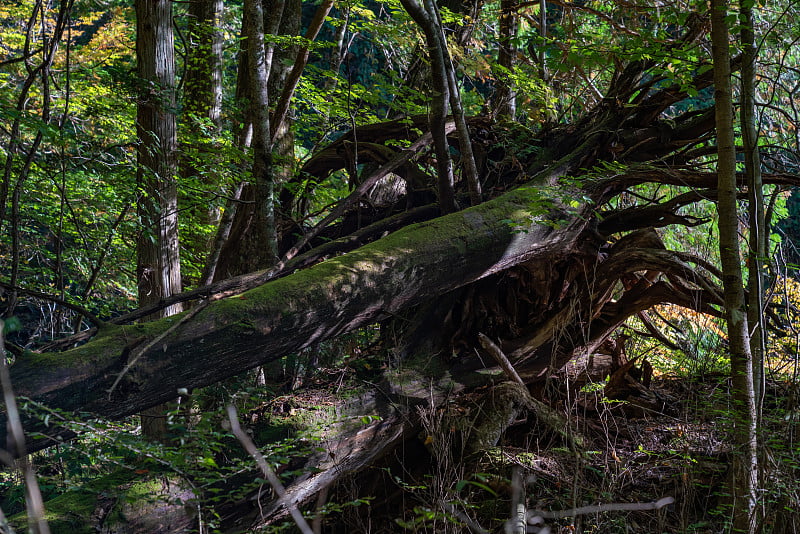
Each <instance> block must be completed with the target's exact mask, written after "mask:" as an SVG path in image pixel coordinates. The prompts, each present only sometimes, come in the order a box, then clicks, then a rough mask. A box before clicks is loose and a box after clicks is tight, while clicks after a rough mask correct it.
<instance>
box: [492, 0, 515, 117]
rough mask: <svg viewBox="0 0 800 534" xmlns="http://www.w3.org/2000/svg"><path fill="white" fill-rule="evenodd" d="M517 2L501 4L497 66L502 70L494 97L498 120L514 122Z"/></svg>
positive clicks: (510, 0) (512, 0) (503, 2)
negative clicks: (512, 84)
mask: <svg viewBox="0 0 800 534" xmlns="http://www.w3.org/2000/svg"><path fill="white" fill-rule="evenodd" d="M515 5H516V2H515V0H501V2H500V20H499V22H500V24H499V31H500V36H499V37H500V38H499V39H498V44H499V45H500V46H499V49H498V51H497V64H498V65H499V66H500V67H501V68H502V71H501V72H500V76H498V80H497V91H496V92H495V96H494V101H495V102H494V105H495V115H496V116H497V117H498V118H504V119H508V120H514V117H515V116H516V114H517V95H516V91H514V88H513V87H512V86H511V72H512V70H513V68H514V58H515V57H516V55H517V49H516V46H515V45H514V41H515V39H516V37H517V15H516V13H515V12H514V8H515Z"/></svg>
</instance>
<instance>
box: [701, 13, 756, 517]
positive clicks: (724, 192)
mask: <svg viewBox="0 0 800 534" xmlns="http://www.w3.org/2000/svg"><path fill="white" fill-rule="evenodd" d="M727 9H728V2H727V0H712V2H711V40H712V53H713V59H714V99H715V102H716V124H717V154H718V158H719V159H718V163H717V173H718V185H717V190H718V194H719V200H718V201H717V206H718V212H719V223H718V226H719V247H720V259H721V261H722V281H723V287H724V294H725V320H726V322H727V324H728V347H729V350H730V358H731V380H732V384H733V387H732V390H733V411H734V425H735V428H734V433H733V436H734V438H733V439H734V445H735V446H736V449H737V451H736V452H737V453H736V454H734V455H733V477H732V482H731V492H732V493H733V496H734V502H733V525H732V526H733V530H734V531H735V532H747V533H754V532H755V531H756V521H755V520H756V514H755V510H756V502H757V493H756V491H757V488H758V451H757V438H756V435H757V434H756V430H757V429H756V425H757V418H756V412H755V395H754V390H753V359H752V355H751V352H750V336H749V331H748V328H747V313H746V309H745V298H744V285H743V281H742V280H743V279H742V267H741V259H740V257H739V217H738V210H737V200H736V196H737V190H736V148H735V140H734V133H733V91H732V88H731V70H730V59H729V52H728V46H729V39H728V26H727V22H726V20H725V17H726V15H727Z"/></svg>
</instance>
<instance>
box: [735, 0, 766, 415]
mask: <svg viewBox="0 0 800 534" xmlns="http://www.w3.org/2000/svg"><path fill="white" fill-rule="evenodd" d="M740 15H741V23H742V29H741V37H742V104H741V123H742V144H743V146H744V173H745V180H746V183H747V192H748V195H749V196H748V201H749V203H748V212H749V217H748V219H749V222H750V236H749V241H750V255H749V258H748V266H749V268H748V271H749V277H748V284H747V290H748V298H749V300H748V306H747V324H748V326H749V327H750V332H751V334H750V350H751V351H752V353H753V387H754V388H755V392H756V410H757V412H758V416H759V420H760V418H761V403H762V401H763V398H764V353H765V346H764V344H765V341H766V339H765V335H766V334H765V330H764V313H763V312H764V274H765V273H764V264H765V263H766V262H767V261H768V258H767V240H768V239H769V231H768V229H767V223H766V216H765V213H764V184H763V181H762V179H761V156H760V154H759V151H758V126H757V124H756V87H755V85H756V73H755V62H756V59H757V56H758V51H757V48H756V44H755V31H754V27H753V10H752V8H751V7H749V6H748V5H746V3H745V2H743V3H742V6H741V8H740Z"/></svg>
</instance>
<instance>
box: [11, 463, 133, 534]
mask: <svg viewBox="0 0 800 534" xmlns="http://www.w3.org/2000/svg"><path fill="white" fill-rule="evenodd" d="M136 476H137V475H136V474H135V473H133V472H131V471H117V472H116V473H112V474H111V475H108V476H105V477H103V478H99V479H97V480H93V481H92V482H90V483H88V484H86V485H85V486H83V487H81V488H80V489H76V490H73V491H69V492H67V493H64V494H63V495H59V496H58V497H56V498H54V499H51V500H49V501H47V502H46V503H45V519H46V520H47V522H48V524H49V525H50V531H51V532H53V534H59V533H68V534H94V533H95V532H96V530H95V529H94V527H93V525H92V524H91V523H90V522H89V521H88V518H90V517H92V514H93V513H94V512H95V510H96V509H97V507H98V506H99V505H100V504H101V502H102V499H103V498H106V499H107V498H108V496H109V495H112V496H116V495H117V494H118V493H119V492H120V491H121V490H120V488H121V487H122V486H124V485H126V484H128V483H130V481H131V480H133V479H134V478H135V477H136ZM9 522H10V523H11V525H12V526H13V527H14V528H15V529H16V530H17V531H24V529H25V528H26V525H27V516H26V513H25V512H22V513H19V514H16V515H14V516H13V517H11V518H9Z"/></svg>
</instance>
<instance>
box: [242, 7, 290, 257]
mask: <svg viewBox="0 0 800 534" xmlns="http://www.w3.org/2000/svg"><path fill="white" fill-rule="evenodd" d="M281 4H282V3H281ZM244 6H245V10H246V11H247V12H248V14H249V16H250V22H251V23H252V26H250V28H249V32H248V35H247V48H248V50H247V51H248V64H247V69H248V71H249V72H250V80H249V81H250V97H251V98H250V117H251V118H252V121H253V141H252V146H251V148H252V149H253V167H252V171H251V175H252V183H253V186H254V188H255V211H254V213H253V223H252V228H251V231H250V232H249V233H248V236H247V239H248V240H249V241H250V242H251V244H252V245H254V246H251V247H249V248H250V250H249V251H248V252H249V253H250V257H251V260H252V261H253V262H254V263H252V266H251V268H250V269H247V270H256V269H259V268H264V267H268V266H269V265H272V264H274V263H275V262H276V261H278V238H277V234H276V230H275V208H274V206H275V199H274V197H275V176H274V167H273V162H272V135H271V131H270V126H269V119H270V117H269V85H268V82H269V75H270V70H271V68H272V57H273V54H274V46H273V45H272V44H269V45H267V44H266V43H265V42H264V33H265V32H264V8H263V5H262V3H261V0H247V1H246V2H245V4H244ZM275 7H277V6H275ZM280 7H281V8H282V7H283V6H282V5H281V6H280ZM280 11H282V9H281V10H280ZM280 11H279V12H278V14H277V15H273V16H275V17H276V18H278V19H279V20H280Z"/></svg>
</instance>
